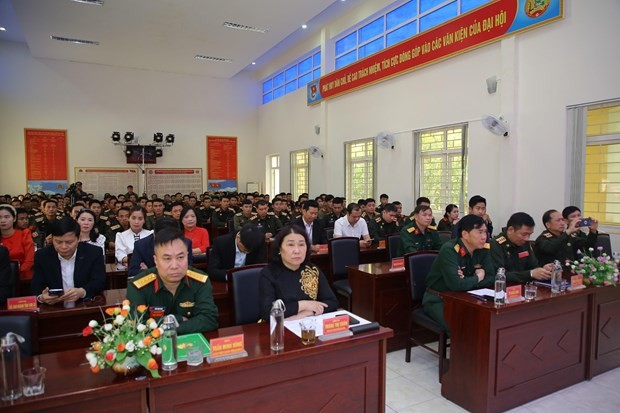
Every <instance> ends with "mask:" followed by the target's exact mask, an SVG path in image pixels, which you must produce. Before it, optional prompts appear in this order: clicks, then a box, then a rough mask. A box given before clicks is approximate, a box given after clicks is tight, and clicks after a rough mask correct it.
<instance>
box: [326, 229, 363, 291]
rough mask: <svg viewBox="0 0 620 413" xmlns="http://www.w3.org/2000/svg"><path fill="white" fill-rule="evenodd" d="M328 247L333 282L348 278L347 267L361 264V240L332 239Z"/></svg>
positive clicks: (353, 238) (349, 238)
mask: <svg viewBox="0 0 620 413" xmlns="http://www.w3.org/2000/svg"><path fill="white" fill-rule="evenodd" d="M327 245H328V252H329V267H330V271H331V276H332V280H333V281H337V280H341V279H345V278H347V276H348V274H347V265H359V263H360V240H359V239H358V238H355V237H341V238H332V239H330V240H329V241H328V243H327Z"/></svg>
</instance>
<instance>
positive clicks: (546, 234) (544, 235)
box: [543, 232, 553, 238]
mask: <svg viewBox="0 0 620 413" xmlns="http://www.w3.org/2000/svg"><path fill="white" fill-rule="evenodd" d="M543 237H546V238H551V237H553V234H552V233H550V232H545V233H544V234H543Z"/></svg>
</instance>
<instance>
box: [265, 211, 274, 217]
mask: <svg viewBox="0 0 620 413" xmlns="http://www.w3.org/2000/svg"><path fill="white" fill-rule="evenodd" d="M267 215H271V216H272V217H275V216H276V214H274V213H273V212H267Z"/></svg>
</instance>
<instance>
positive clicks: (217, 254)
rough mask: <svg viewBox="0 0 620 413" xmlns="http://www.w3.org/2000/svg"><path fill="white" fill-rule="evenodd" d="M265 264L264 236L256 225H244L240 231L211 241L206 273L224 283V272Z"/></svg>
mask: <svg viewBox="0 0 620 413" xmlns="http://www.w3.org/2000/svg"><path fill="white" fill-rule="evenodd" d="M264 262H266V257H265V236H264V235H263V231H262V230H261V229H260V228H258V227H257V226H256V225H252V224H245V225H244V226H243V227H242V228H241V231H238V232H231V233H228V234H225V235H221V236H219V237H217V238H215V239H214V240H213V248H212V249H211V252H210V253H209V270H208V271H207V273H208V274H209V276H210V277H211V278H213V279H214V280H217V281H226V272H227V271H228V270H230V269H232V268H237V267H242V266H244V265H252V264H262V263H264Z"/></svg>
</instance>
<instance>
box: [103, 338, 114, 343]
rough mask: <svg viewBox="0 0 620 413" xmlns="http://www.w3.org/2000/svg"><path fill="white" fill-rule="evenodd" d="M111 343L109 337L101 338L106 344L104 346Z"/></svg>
mask: <svg viewBox="0 0 620 413" xmlns="http://www.w3.org/2000/svg"><path fill="white" fill-rule="evenodd" d="M111 341H112V337H110V336H105V337H104V338H103V342H104V343H106V344H108V343H110V342H111Z"/></svg>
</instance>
